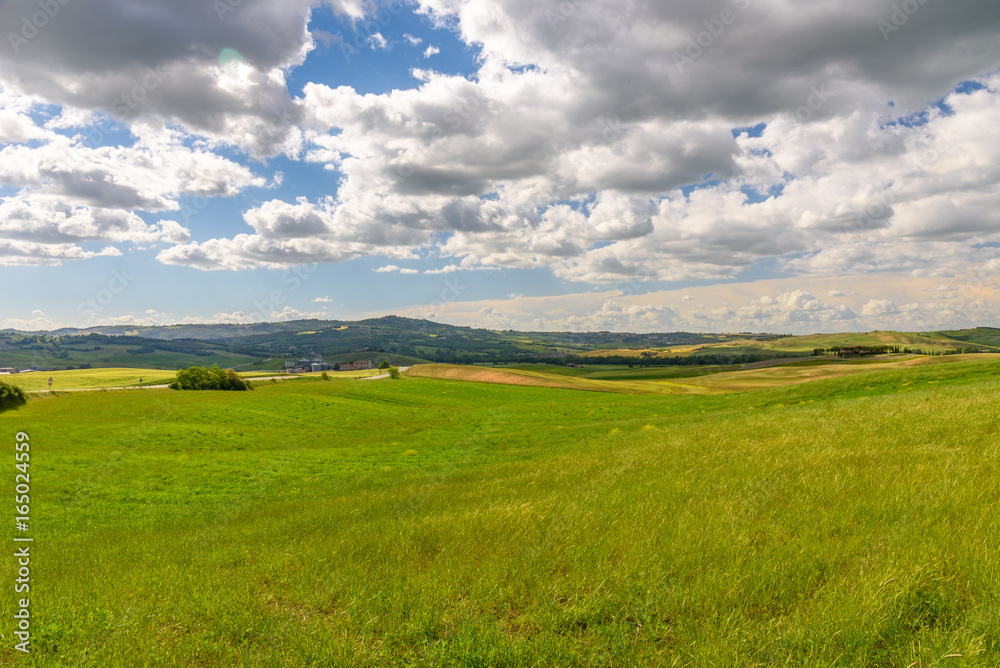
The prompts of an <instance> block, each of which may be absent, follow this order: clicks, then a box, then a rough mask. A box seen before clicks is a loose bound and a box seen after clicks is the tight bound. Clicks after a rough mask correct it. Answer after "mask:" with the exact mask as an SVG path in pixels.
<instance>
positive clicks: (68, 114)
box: [0, 0, 1000, 334]
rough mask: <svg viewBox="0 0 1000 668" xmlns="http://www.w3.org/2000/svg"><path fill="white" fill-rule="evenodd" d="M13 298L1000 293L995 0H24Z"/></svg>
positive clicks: (716, 301) (578, 323) (485, 308)
mask: <svg viewBox="0 0 1000 668" xmlns="http://www.w3.org/2000/svg"><path fill="white" fill-rule="evenodd" d="M0 26H2V31H0V32H2V33H3V39H2V40H0V286H2V287H0V328H3V327H9V328H17V329H24V330H38V329H54V328H57V327H63V326H72V327H92V326H96V325H110V324H117V325H121V324H124V325H128V324H135V325H154V324H175V323H186V322H231V323H235V322H240V323H245V322H261V321H276V320H290V319H298V318H323V319H358V318H365V317H377V316H381V315H387V314H396V315H403V316H410V317H417V318H429V319H432V320H435V321H438V322H446V323H451V324H457V325H471V326H477V327H487V328H492V329H521V330H572V331H588V330H618V331H638V332H648V331H680V330H683V331H715V332H737V331H754V332H760V331H770V332H778V333H797V334H800V333H810V332H840V331H870V330H875V329H896V330H907V331H917V330H935V329H951V328H959V327H969V326H1000V290H998V286H1000V40H998V39H997V35H998V34H1000V4H998V3H997V2H996V0H989V1H987V0H947V1H946V0H836V1H834V0H810V1H809V2H803V1H801V0H413V1H411V2H401V1H398V0H397V1H394V2H366V1H365V0H281V1H280V2H274V1H273V0H173V1H172V2H169V3H166V2H162V1H155V2H154V1H153V0H3V1H2V2H0Z"/></svg>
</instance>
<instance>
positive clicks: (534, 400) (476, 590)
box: [0, 355, 1000, 668]
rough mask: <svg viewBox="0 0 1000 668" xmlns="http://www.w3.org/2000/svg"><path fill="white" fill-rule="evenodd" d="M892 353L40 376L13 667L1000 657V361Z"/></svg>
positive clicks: (8, 490)
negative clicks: (245, 377) (659, 374)
mask: <svg viewBox="0 0 1000 668" xmlns="http://www.w3.org/2000/svg"><path fill="white" fill-rule="evenodd" d="M941 359H949V358H941ZM814 368H815V367H802V369H805V370H810V369H814ZM855 368H862V365H857V366H856V367H855ZM865 368H866V371H865V372H864V373H856V374H853V375H843V376H839V377H837V376H830V377H824V378H818V379H815V380H813V381H812V382H796V381H797V379H792V380H789V379H785V380H786V381H787V382H786V383H784V384H780V383H779V384H776V386H774V387H769V388H764V389H757V390H754V391H733V388H732V381H731V380H728V381H726V382H727V383H729V386H728V387H727V389H726V392H728V393H721V392H722V390H719V391H718V392H709V393H707V394H705V395H703V396H700V395H696V394H672V393H668V392H664V393H660V394H651V393H645V392H644V393H641V394H639V393H629V392H619V393H612V392H596V391H592V392H581V391H578V390H575V389H564V388H558V387H542V386H525V385H504V384H497V383H475V382H463V381H457V380H447V379H441V378H424V377H415V376H404V377H403V378H402V379H400V380H397V381H389V380H380V381H374V382H341V383H336V382H324V381H322V380H319V379H316V380H311V379H303V380H299V381H295V382H284V383H274V384H270V383H268V384H264V385H261V386H259V387H257V388H256V390H255V391H253V392H232V393H227V392H171V391H169V390H144V391H121V392H96V393H74V394H64V395H57V396H49V395H47V394H43V395H39V396H35V397H33V398H32V399H31V401H30V402H29V404H28V405H27V406H25V407H23V408H21V409H19V410H16V411H11V412H6V413H2V414H0V432H3V433H6V434H7V440H8V443H9V446H8V447H7V449H6V451H7V452H8V457H9V458H10V459H9V464H8V466H9V471H10V472H11V474H10V475H7V476H4V477H3V479H4V482H3V485H0V488H2V493H3V494H4V495H5V496H6V498H8V499H10V500H11V502H12V501H13V495H14V489H13V477H14V476H13V472H14V471H13V464H14V457H13V442H14V438H13V437H14V434H15V433H16V432H18V431H26V432H27V433H29V434H30V436H31V441H30V442H31V469H30V471H31V485H32V490H31V491H32V497H31V503H32V518H31V522H32V536H34V538H35V542H34V543H33V547H32V550H33V561H32V592H31V596H32V607H31V612H32V633H33V638H32V652H31V654H30V655H28V656H20V655H18V653H16V652H15V651H14V650H13V644H14V641H13V639H12V635H11V632H12V628H13V626H12V623H11V621H10V620H11V619H12V614H13V611H14V605H15V603H14V594H13V593H12V590H13V587H12V586H9V587H7V594H6V595H4V596H0V617H2V618H3V619H4V620H8V621H6V622H2V623H0V636H2V637H3V640H4V642H3V644H2V647H0V664H3V665H14V664H17V665H25V666H101V667H102V668H103V667H117V666H129V667H131V666H261V667H265V666H267V667H270V666H295V667H301V666H426V665H431V666H560V667H561V666H655V665H663V666H761V667H763V666H779V665H780V666H844V667H846V666H869V667H873V668H874V667H879V668H881V667H885V668H888V667H894V668H895V667H901V668H906V667H908V666H909V667H911V668H916V667H918V666H920V667H929V666H963V667H964V666H968V667H977V668H978V667H984V668H985V667H989V666H996V665H1000V605H998V604H1000V601H998V600H997V599H998V597H1000V559H998V558H997V551H998V548H1000V513H998V509H1000V485H998V484H997V480H998V479H1000V436H998V433H1000V412H998V411H997V410H996V406H997V404H998V401H1000V361H998V360H997V359H994V358H992V357H991V356H986V355H979V356H970V358H969V359H959V360H952V361H949V362H948V363H935V364H928V363H923V364H910V365H902V364H900V365H896V366H885V367H882V366H879V365H867V366H865ZM417 369H419V367H418V368H417ZM417 369H414V370H411V372H410V373H412V372H413V371H416V370H417ZM779 369H780V367H779ZM764 372H773V370H771V369H759V370H753V371H752V372H743V373H757V374H759V373H764ZM537 373H539V374H541V372H537ZM332 375H333V374H331V376H332ZM725 375H727V374H717V375H713V376H707V377H705V378H704V379H703V380H704V381H705V382H708V381H709V380H711V379H716V378H720V377H722V376H725ZM564 378H567V379H569V380H579V381H583V380H590V381H591V382H594V383H596V382H606V383H611V382H622V383H637V382H648V383H655V382H658V381H642V380H621V381H611V380H595V379H586V378H573V377H572V376H564ZM663 382H673V381H663ZM685 382H687V380H685ZM756 382H757V381H753V382H749V383H748V384H747V387H752V386H754V384H755V383H756ZM12 505H13V504H12ZM12 553H13V550H12V549H8V550H5V551H4V556H3V557H2V564H3V568H4V572H6V573H8V574H10V573H13V572H14V569H15V566H14V559H13V557H12Z"/></svg>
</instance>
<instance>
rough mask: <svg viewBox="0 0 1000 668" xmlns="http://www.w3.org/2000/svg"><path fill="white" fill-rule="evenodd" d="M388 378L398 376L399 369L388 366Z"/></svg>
mask: <svg viewBox="0 0 1000 668" xmlns="http://www.w3.org/2000/svg"><path fill="white" fill-rule="evenodd" d="M389 378H399V369H397V368H396V367H394V366H391V367H389Z"/></svg>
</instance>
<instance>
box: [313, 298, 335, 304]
mask: <svg viewBox="0 0 1000 668" xmlns="http://www.w3.org/2000/svg"><path fill="white" fill-rule="evenodd" d="M311 301H312V303H313V304H330V303H331V302H333V300H332V299H330V298H329V297H317V298H316V299H313V300H311Z"/></svg>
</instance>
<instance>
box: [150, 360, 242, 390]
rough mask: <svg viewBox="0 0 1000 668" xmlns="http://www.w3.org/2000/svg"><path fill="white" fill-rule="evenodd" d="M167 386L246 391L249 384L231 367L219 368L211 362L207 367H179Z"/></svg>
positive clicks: (173, 388)
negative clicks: (209, 366) (172, 380)
mask: <svg viewBox="0 0 1000 668" xmlns="http://www.w3.org/2000/svg"><path fill="white" fill-rule="evenodd" d="M169 387H170V389H171V390H236V391H246V390H249V389H250V384H249V383H247V382H246V381H245V380H243V378H242V377H241V376H240V375H239V374H238V373H236V372H235V371H233V370H232V369H220V368H219V365H218V364H213V365H212V366H211V368H208V369H206V368H205V367H203V366H192V367H188V368H187V369H181V370H180V371H178V372H177V376H176V377H175V378H174V382H172V383H170V385H169Z"/></svg>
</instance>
